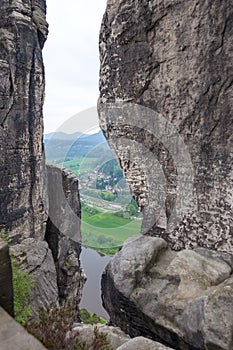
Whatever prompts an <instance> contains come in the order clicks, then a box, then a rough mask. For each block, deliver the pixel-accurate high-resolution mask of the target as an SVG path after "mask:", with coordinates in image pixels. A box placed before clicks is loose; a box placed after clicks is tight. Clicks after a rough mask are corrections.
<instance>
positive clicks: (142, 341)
mask: <svg viewBox="0 0 233 350" xmlns="http://www.w3.org/2000/svg"><path fill="white" fill-rule="evenodd" d="M96 331H98V334H103V335H105V336H106V339H107V341H108V342H109V346H110V348H111V350H131V349H132V350H172V349H171V348H168V347H166V346H164V345H162V344H159V343H157V342H154V341H153V340H150V339H146V338H143V337H136V338H133V339H130V337H129V336H128V335H127V334H125V333H124V332H123V331H122V330H120V328H117V327H112V326H107V325H103V324H96V325H84V324H77V325H76V327H75V328H74V332H75V333H77V337H78V339H79V340H80V341H84V342H85V343H86V346H88V349H89V350H95V345H94V344H95V342H93V339H94V338H95V333H96Z"/></svg>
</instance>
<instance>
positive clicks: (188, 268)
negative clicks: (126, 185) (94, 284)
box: [102, 236, 233, 350]
mask: <svg viewBox="0 0 233 350" xmlns="http://www.w3.org/2000/svg"><path fill="white" fill-rule="evenodd" d="M232 271H233V256H232V255H230V254H228V253H223V252H215V251H210V250H207V249H204V248H199V249H197V250H183V251H181V252H175V251H172V250H171V249H170V248H169V247H168V244H167V243H166V242H165V241H164V240H163V239H161V238H156V237H147V236H138V237H134V238H131V239H129V240H128V241H126V242H125V243H124V245H123V247H122V249H121V251H120V252H119V253H118V254H117V255H116V256H115V257H114V258H113V260H112V261H111V262H110V263H109V265H108V266H107V268H106V271H105V273H104V275H103V278H102V289H103V303H104V307H105V308H106V310H107V311H108V313H109V315H110V319H111V322H112V323H113V324H116V325H117V326H120V327H121V329H122V330H124V331H125V332H126V333H127V334H130V335H131V336H132V337H136V336H140V335H142V336H144V337H148V338H151V339H153V340H155V341H159V342H160V343H163V344H165V345H168V346H169V345H170V346H171V347H173V348H175V349H177V350H184V349H185V350H186V349H190V350H197V349H198V350H201V349H205V350H212V349H218V350H231V349H233V337H232V334H233V317H232V310H233V275H232Z"/></svg>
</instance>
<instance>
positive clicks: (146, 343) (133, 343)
mask: <svg viewBox="0 0 233 350" xmlns="http://www.w3.org/2000/svg"><path fill="white" fill-rule="evenodd" d="M142 349H143V350H169V349H170V350H172V348H168V347H167V346H164V345H162V344H159V343H156V342H154V341H152V340H149V339H146V338H143V337H136V338H133V339H131V340H129V341H128V342H127V343H125V344H123V345H122V346H120V347H119V348H117V350H142Z"/></svg>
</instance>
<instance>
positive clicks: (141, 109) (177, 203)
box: [99, 0, 233, 252]
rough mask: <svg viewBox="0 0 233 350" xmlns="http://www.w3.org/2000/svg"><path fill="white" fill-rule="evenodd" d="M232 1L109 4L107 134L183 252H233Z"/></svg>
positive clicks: (120, 0) (149, 229)
mask: <svg viewBox="0 0 233 350" xmlns="http://www.w3.org/2000/svg"><path fill="white" fill-rule="evenodd" d="M232 38H233V16H232V1H231V0H224V1H222V0H216V1H209V0H203V1H193V0H150V1H148V0H117V1H116V0H108V1H107V9H106V13H105V15H104V18H103V23H102V28H101V34H100V59H101V69H100V98H99V115H100V126H101V128H102V130H103V132H104V134H105V136H106V138H107V139H108V141H109V143H110V146H111V147H112V148H113V150H114V151H115V152H116V154H117V156H118V158H119V162H120V165H121V167H122V169H123V170H124V174H125V176H126V179H127V181H128V183H129V185H130V188H131V191H132V193H133V196H134V198H135V199H136V201H137V202H138V204H139V206H140V207H141V209H142V211H143V213H144V220H143V227H142V232H143V233H146V234H147V233H149V234H151V235H157V236H160V237H162V238H164V239H165V240H166V241H168V242H169V243H170V245H171V246H172V247H174V248H175V249H182V248H185V247H188V248H189V247H196V246H203V247H207V248H210V249H216V250H217V249H218V250H225V251H229V252H232V251H233V240H232V232H233V231H232V228H233V223H232V201H233V186H232V181H233V178H232V174H233V161H232V155H233V153H232V149H233V138H232V135H233V84H232V82H233V76H232V72H233V40H232Z"/></svg>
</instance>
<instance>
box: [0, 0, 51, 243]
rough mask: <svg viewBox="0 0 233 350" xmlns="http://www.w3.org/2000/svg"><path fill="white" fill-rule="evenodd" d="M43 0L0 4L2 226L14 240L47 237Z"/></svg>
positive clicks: (17, 0) (4, 0)
mask: <svg viewBox="0 0 233 350" xmlns="http://www.w3.org/2000/svg"><path fill="white" fill-rule="evenodd" d="M45 13H46V4H45V0H26V1H19V0H13V1H10V0H3V1H1V5H0V22H1V26H0V63H1V73H0V81H1V84H0V85H1V88H0V100H1V102H0V103H1V105H0V153H1V157H0V178H1V184H0V212H1V216H0V229H4V231H7V232H8V233H9V234H10V236H11V237H12V238H13V239H14V241H15V242H19V240H22V239H24V238H28V237H35V238H40V239H43V236H44V232H45V221H46V215H45V211H44V209H43V204H42V200H41V196H40V186H42V183H41V181H42V178H41V176H40V172H41V167H42V168H43V156H42V128H43V123H42V117H43V115H42V106H43V100H44V66H43V61H42V48H43V44H44V42H45V40H46V36H47V23H46V20H45Z"/></svg>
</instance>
